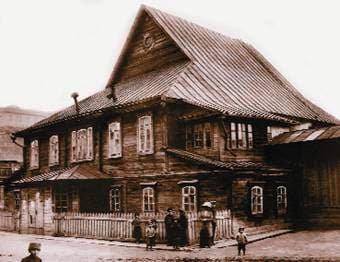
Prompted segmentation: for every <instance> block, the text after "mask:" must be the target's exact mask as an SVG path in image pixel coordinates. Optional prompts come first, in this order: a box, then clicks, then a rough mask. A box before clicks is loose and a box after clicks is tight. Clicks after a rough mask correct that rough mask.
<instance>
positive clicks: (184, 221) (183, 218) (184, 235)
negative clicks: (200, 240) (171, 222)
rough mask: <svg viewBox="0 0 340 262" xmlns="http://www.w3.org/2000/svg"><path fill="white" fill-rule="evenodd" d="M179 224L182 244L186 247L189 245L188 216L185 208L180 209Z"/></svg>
mask: <svg viewBox="0 0 340 262" xmlns="http://www.w3.org/2000/svg"><path fill="white" fill-rule="evenodd" d="M179 225H180V228H181V231H180V246H181V247H184V246H186V245H188V242H189V241H188V217H187V215H186V214H185V211H184V210H183V209H180V210H179Z"/></svg>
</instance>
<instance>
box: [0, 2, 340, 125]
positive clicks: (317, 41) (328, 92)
mask: <svg viewBox="0 0 340 262" xmlns="http://www.w3.org/2000/svg"><path fill="white" fill-rule="evenodd" d="M141 4H146V5H149V6H152V7H155V8H158V9H161V10H163V11H166V12H168V13H171V14H174V15H177V16H180V17H182V18H185V19H187V20H190V21H192V22H194V23H197V24H200V25H202V26H205V27H208V28H210V29H213V30H215V31H218V32H220V33H223V34H225V35H228V36H231V37H234V38H240V39H242V40H244V41H245V42H248V43H250V44H252V45H253V46H254V47H255V48H256V49H257V50H258V51H260V52H261V53H262V54H263V55H264V56H265V57H266V58H267V59H268V60H269V61H270V62H271V63H272V64H273V65H274V66H275V67H276V68H277V69H278V70H279V71H280V72H281V73H282V74H283V75H284V76H285V77H286V78H287V79H288V80H289V81H290V82H291V83H292V84H293V85H294V86H295V87H296V88H297V89H298V90H299V91H300V92H301V93H302V94H303V95H304V96H305V97H307V98H308V99H310V100H311V101H312V102H314V103H316V104H317V105H319V106H321V107H322V108H323V109H325V110H326V111H328V112H329V113H331V114H333V115H334V116H336V117H337V118H339V119H340V106H339V98H340V64H339V62H340V30H339V25H340V15H338V11H339V7H340V1H337V0H334V1H332V0H324V1H321V0H319V1H313V0H299V1H297V0H285V1H281V0H276V1H273V0H249V1H248V0H237V1H229V0H224V1H222V0H221V1H218V0H209V1H207V0H204V1H201V0H196V1H194V0H193V1H191V0H182V1H180V0H171V1H170V0H158V1H156V0H144V1H138V0H125V1H122V0H121V1H114V0H53V1H52V0H30V1H27V0H21V1H20V0H0V91H1V92H0V107H2V106H8V105H17V106H20V107H22V108H26V109H35V110H42V111H46V112H54V111H57V110H60V109H62V108H64V107H66V106H69V105H71V104H72V103H73V101H72V98H71V97H70V94H71V93H72V92H75V91H76V92H78V93H79V95H80V96H79V98H80V99H82V98H85V97H87V96H89V95H91V94H93V93H95V92H97V91H99V90H101V89H103V88H105V85H106V83H107V81H108V79H109V76H110V73H111V72H112V69H113V66H114V64H115V62H116V60H117V57H118V55H119V53H120V51H121V48H122V46H123V44H124V42H125V39H126V37H127V34H128V32H129V29H130V27H131V25H132V23H133V20H134V18H135V16H136V13H137V11H138V9H139V7H140V5H141Z"/></svg>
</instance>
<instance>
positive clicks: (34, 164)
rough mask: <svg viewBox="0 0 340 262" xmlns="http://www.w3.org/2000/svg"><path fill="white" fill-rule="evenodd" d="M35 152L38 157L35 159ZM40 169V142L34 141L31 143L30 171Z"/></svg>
mask: <svg viewBox="0 0 340 262" xmlns="http://www.w3.org/2000/svg"><path fill="white" fill-rule="evenodd" d="M33 151H35V152H34V153H35V154H36V156H35V157H34V158H33ZM37 168H39V141H38V139H34V140H32V141H31V143H30V169H37Z"/></svg>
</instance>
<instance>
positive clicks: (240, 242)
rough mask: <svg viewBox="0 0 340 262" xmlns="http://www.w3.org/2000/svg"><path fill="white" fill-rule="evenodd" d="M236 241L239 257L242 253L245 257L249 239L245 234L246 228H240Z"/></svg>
mask: <svg viewBox="0 0 340 262" xmlns="http://www.w3.org/2000/svg"><path fill="white" fill-rule="evenodd" d="M236 241H237V250H238V255H239V256H240V255H241V251H242V252H243V255H245V254H246V245H247V243H248V238H247V235H246V233H244V227H240V228H239V229H238V233H237V235H236Z"/></svg>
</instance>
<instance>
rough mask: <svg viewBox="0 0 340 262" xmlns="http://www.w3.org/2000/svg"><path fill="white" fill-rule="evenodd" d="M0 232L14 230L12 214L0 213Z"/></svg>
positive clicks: (7, 212)
mask: <svg viewBox="0 0 340 262" xmlns="http://www.w3.org/2000/svg"><path fill="white" fill-rule="evenodd" d="M0 230H3V231H14V230H15V219H14V215H13V213H12V212H10V211H0Z"/></svg>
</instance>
